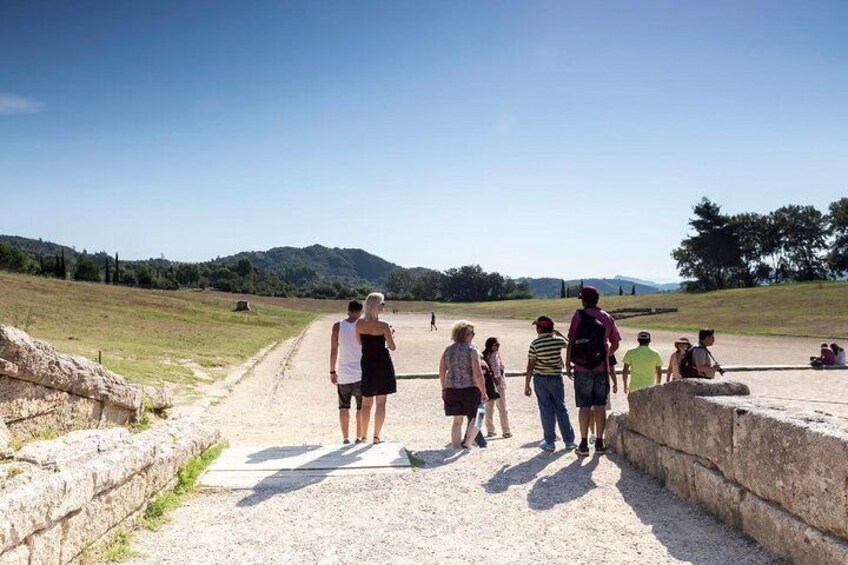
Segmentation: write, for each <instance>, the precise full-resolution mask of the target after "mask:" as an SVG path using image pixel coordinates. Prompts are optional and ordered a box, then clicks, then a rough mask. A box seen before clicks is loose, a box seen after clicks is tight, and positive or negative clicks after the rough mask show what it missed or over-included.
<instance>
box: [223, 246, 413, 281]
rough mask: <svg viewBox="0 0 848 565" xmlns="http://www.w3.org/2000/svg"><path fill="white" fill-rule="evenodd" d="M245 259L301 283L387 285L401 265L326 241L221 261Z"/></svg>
mask: <svg viewBox="0 0 848 565" xmlns="http://www.w3.org/2000/svg"><path fill="white" fill-rule="evenodd" d="M243 259H247V260H249V261H250V262H251V263H252V264H253V265H254V266H255V267H258V268H259V269H262V270H264V271H268V272H269V273H273V274H275V275H277V276H279V277H280V278H282V279H283V280H286V281H287V282H290V283H292V284H297V285H300V284H308V283H316V282H319V281H321V282H331V283H332V282H341V283H344V284H347V285H356V284H362V283H369V284H372V285H375V286H378V287H383V286H384V285H385V284H386V279H387V277H388V275H389V272H391V270H392V269H394V268H396V267H398V266H399V265H396V264H394V263H391V262H389V261H386V260H385V259H382V258H381V257H378V256H376V255H373V254H371V253H368V252H367V251H363V250H362V249H342V248H339V247H333V248H329V247H324V246H323V245H310V246H309V247H303V248H299V247H274V248H273V249H269V250H267V251H244V252H242V253H237V254H235V255H231V256H229V257H221V258H220V259H218V260H217V261H218V262H220V263H222V264H225V265H235V264H237V263H238V262H239V261H240V260H243ZM427 270H428V269H423V268H420V267H419V268H414V269H411V271H412V272H415V273H418V274H421V273H423V272H425V271H427Z"/></svg>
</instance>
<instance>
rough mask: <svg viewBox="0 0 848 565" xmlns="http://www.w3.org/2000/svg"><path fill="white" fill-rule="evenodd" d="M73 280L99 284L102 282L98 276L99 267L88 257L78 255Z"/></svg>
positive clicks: (99, 275)
mask: <svg viewBox="0 0 848 565" xmlns="http://www.w3.org/2000/svg"><path fill="white" fill-rule="evenodd" d="M74 280H75V281H88V282H100V281H101V280H103V279H102V278H101V274H100V267H98V266H97V263H95V262H94V259H92V258H91V257H89V256H88V255H80V258H79V259H77V266H76V268H75V269H74Z"/></svg>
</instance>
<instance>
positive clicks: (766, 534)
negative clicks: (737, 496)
mask: <svg viewBox="0 0 848 565" xmlns="http://www.w3.org/2000/svg"><path fill="white" fill-rule="evenodd" d="M739 509H740V515H741V518H742V531H743V532H744V533H746V534H748V535H749V536H751V537H752V538H754V539H755V540H757V541H758V542H759V543H760V545H762V546H763V547H764V548H765V549H766V550H767V551H770V552H771V553H774V554H776V555H779V556H782V557H787V558H788V559H789V560H791V561H792V562H793V563H798V564H799V565H805V564H810V565H831V564H832V565H843V564H844V563H848V544H846V543H845V541H844V540H841V539H839V538H837V537H835V536H832V535H828V534H825V533H823V532H821V531H820V530H817V529H815V528H813V527H811V526H808V525H807V524H805V523H804V522H802V521H800V520H798V519H796V518H795V517H793V516H791V515H790V514H788V513H787V512H786V511H784V510H782V509H781V508H780V507H779V506H777V505H775V504H772V503H770V502H766V501H764V500H762V499H760V498H759V497H757V496H756V495H753V494H748V495H746V496H745V497H744V499H743V500H742V503H741V504H740V505H739Z"/></svg>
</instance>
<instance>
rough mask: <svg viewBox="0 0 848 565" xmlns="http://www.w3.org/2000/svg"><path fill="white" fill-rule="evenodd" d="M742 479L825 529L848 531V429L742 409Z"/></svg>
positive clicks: (738, 473)
mask: <svg viewBox="0 0 848 565" xmlns="http://www.w3.org/2000/svg"><path fill="white" fill-rule="evenodd" d="M734 428H735V431H734V457H733V466H734V473H735V478H736V481H737V482H738V483H739V484H741V485H742V486H743V487H745V488H746V489H748V490H750V491H751V492H753V493H754V494H756V495H758V496H759V497H760V498H763V499H766V500H770V501H773V502H776V503H777V504H779V505H780V506H782V507H783V508H784V509H786V510H787V511H789V512H790V513H791V514H794V515H795V516H797V517H799V518H801V519H802V520H803V521H805V522H806V523H808V524H810V525H812V526H815V527H817V528H819V529H821V530H824V531H829V532H833V533H835V534H837V535H840V536H842V537H848V430H846V429H845V428H840V427H837V426H834V425H832V424H830V423H828V422H826V421H817V420H815V419H813V418H805V417H801V416H794V415H791V414H788V413H786V412H784V411H782V410H774V409H768V408H757V407H751V408H749V409H747V410H738V411H737V414H736V418H735V425H734Z"/></svg>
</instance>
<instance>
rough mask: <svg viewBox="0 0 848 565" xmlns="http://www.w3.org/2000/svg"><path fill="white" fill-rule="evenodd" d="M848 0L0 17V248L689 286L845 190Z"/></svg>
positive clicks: (31, 12) (98, 5)
mask: <svg viewBox="0 0 848 565" xmlns="http://www.w3.org/2000/svg"><path fill="white" fill-rule="evenodd" d="M846 29H848V2H844V1H832V2H826V1H803V2H802V1H798V2H780V1H769V2H758V1H746V2H738V1H733V2H700V3H696V2H679V1H667V2H645V1H639V2H636V1H634V2H624V1H622V2H613V1H610V2H592V3H586V2H580V3H578V2H565V1H563V2H472V1H466V2H399V1H386V2H359V1H357V2H342V1H338V2H318V1H310V2H282V1H274V2H210V1H206V2H179V3H177V2H159V1H145V2H95V1H90V2H85V1H77V2H39V1H33V2H23V1H20V2H3V3H0V194H2V202H3V209H4V213H3V215H2V219H0V233H8V234H16V235H23V236H28V237H43V238H44V239H50V240H54V241H59V242H63V243H67V244H73V245H76V246H77V248H78V249H79V248H87V249H89V250H100V249H103V250H107V251H110V252H114V251H119V252H120V253H121V254H122V256H124V257H127V258H130V257H132V258H143V257H150V256H159V255H160V254H165V255H166V256H167V257H169V258H172V259H178V260H203V259H208V258H213V257H215V256H216V255H226V254H230V253H233V252H236V251H241V250H260V249H267V248H270V247H275V246H281V245H295V246H303V245H309V244H312V243H321V244H324V245H328V246H338V247H361V248H364V249H366V250H368V251H371V252H373V253H376V254H378V255H380V256H382V257H384V258H386V259H389V260H391V261H394V262H396V263H399V264H402V265H405V266H417V265H421V266H427V267H434V268H440V269H443V268H448V267H452V266H458V265H462V264H468V263H479V264H481V265H482V266H483V267H484V268H485V269H487V270H498V271H500V272H502V273H505V274H509V275H512V276H525V275H529V276H555V277H566V278H572V277H581V276H584V277H589V276H612V275H616V274H626V275H631V276H639V277H643V278H654V279H673V278H676V270H675V266H674V263H673V261H672V260H671V258H670V257H669V252H670V251H671V249H672V248H674V247H675V246H676V245H677V244H678V243H679V242H680V240H681V239H682V238H683V237H684V236H685V234H686V232H687V219H688V217H689V215H690V211H691V206H692V205H693V204H694V203H695V202H696V201H697V200H698V199H700V197H701V196H704V195H706V196H709V197H710V198H712V199H713V200H715V201H717V202H719V203H721V204H722V205H723V206H724V209H725V210H726V211H728V212H737V211H768V210H771V209H774V208H777V207H779V206H782V205H784V204H788V203H800V204H813V205H816V206H818V207H820V208H821V209H824V208H826V206H827V205H828V203H830V202H832V201H834V200H836V199H838V198H840V197H842V196H844V195H846V194H848V182H846V180H848V34H846V33H845V30H846Z"/></svg>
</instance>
